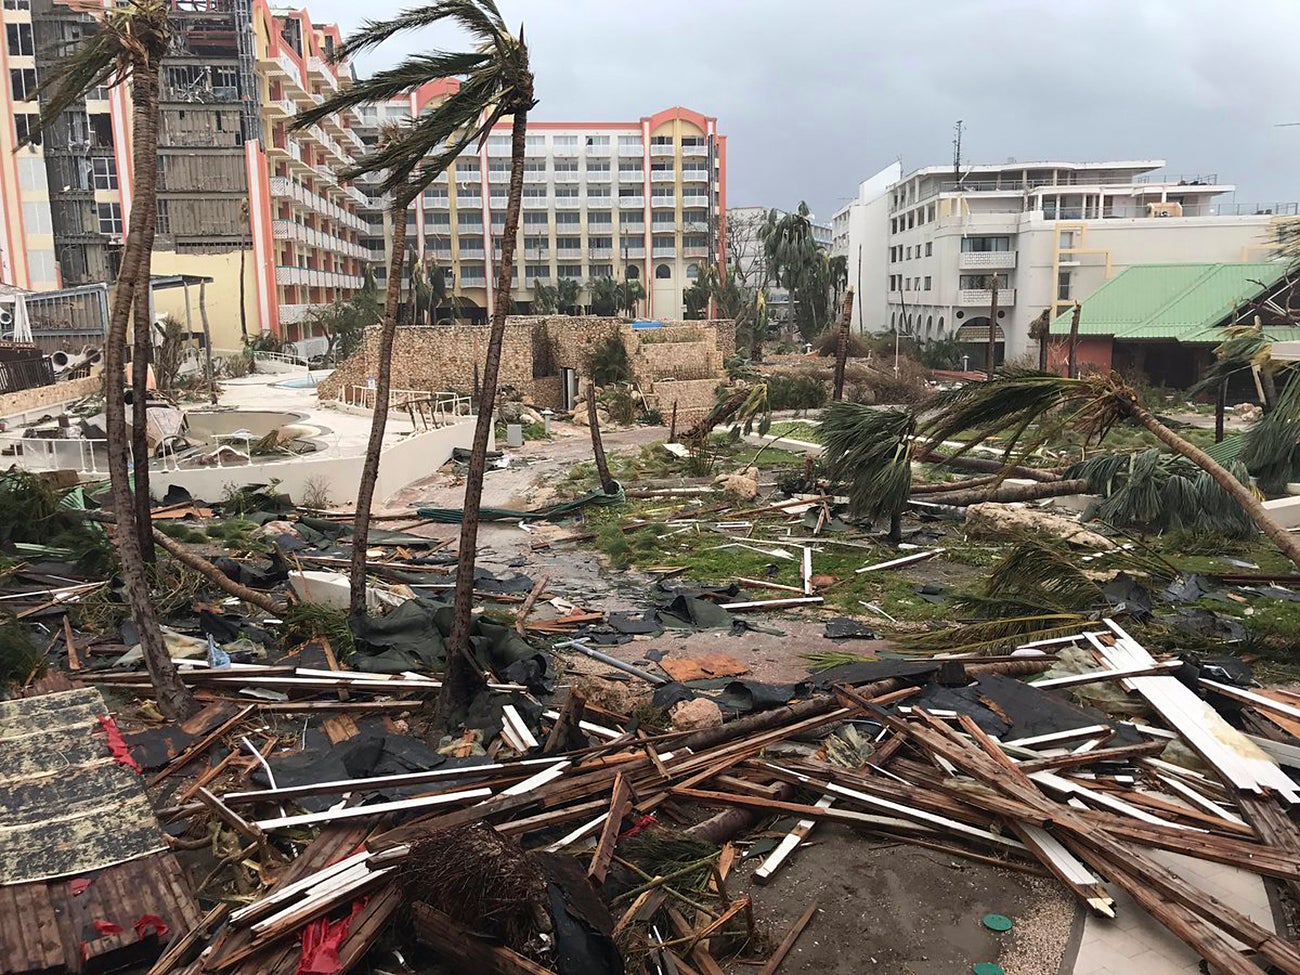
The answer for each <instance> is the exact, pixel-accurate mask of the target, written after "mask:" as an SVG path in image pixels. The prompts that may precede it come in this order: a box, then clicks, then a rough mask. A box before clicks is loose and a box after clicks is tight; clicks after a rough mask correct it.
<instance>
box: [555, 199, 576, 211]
mask: <svg viewBox="0 0 1300 975" xmlns="http://www.w3.org/2000/svg"><path fill="white" fill-rule="evenodd" d="M581 206H582V200H580V199H579V198H578V197H576V196H558V197H556V198H555V209H557V210H577V209H579V208H580V207H581Z"/></svg>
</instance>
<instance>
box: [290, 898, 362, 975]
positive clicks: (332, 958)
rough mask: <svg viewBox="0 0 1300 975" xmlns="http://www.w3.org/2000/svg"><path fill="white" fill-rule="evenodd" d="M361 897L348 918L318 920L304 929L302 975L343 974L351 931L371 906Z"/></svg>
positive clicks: (301, 960)
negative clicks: (342, 951) (341, 952)
mask: <svg viewBox="0 0 1300 975" xmlns="http://www.w3.org/2000/svg"><path fill="white" fill-rule="evenodd" d="M369 900H370V898H369V897H360V898H358V899H357V900H354V901H353V902H352V911H351V913H349V914H348V916H347V917H345V918H340V919H339V920H337V921H331V920H330V919H329V918H327V917H318V918H317V919H316V920H314V921H312V922H310V923H308V924H307V925H306V926H305V927H304V928H303V929H302V954H301V955H300V956H299V957H298V975H338V973H339V972H341V971H342V970H343V963H342V962H341V961H340V960H339V948H340V947H341V946H342V944H343V941H344V939H346V938H347V936H348V929H349V928H350V927H352V922H353V920H354V919H355V918H356V916H357V915H358V914H360V913H361V912H362V911H363V910H364V909H365V906H366V904H367V902H369Z"/></svg>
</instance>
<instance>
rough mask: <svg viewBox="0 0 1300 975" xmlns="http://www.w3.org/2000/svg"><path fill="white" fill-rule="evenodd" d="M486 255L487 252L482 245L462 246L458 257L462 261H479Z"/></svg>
mask: <svg viewBox="0 0 1300 975" xmlns="http://www.w3.org/2000/svg"><path fill="white" fill-rule="evenodd" d="M486 256H487V252H486V251H485V250H484V249H483V248H482V247H462V248H461V249H460V259H461V260H462V261H481V260H483V258H484V257H486Z"/></svg>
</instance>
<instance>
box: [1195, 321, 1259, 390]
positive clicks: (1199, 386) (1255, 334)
mask: <svg viewBox="0 0 1300 975" xmlns="http://www.w3.org/2000/svg"><path fill="white" fill-rule="evenodd" d="M1227 336H1228V337H1227V338H1226V339H1224V340H1223V341H1222V342H1220V343H1219V344H1218V345H1217V346H1216V347H1215V349H1214V361H1213V362H1212V363H1210V365H1209V368H1207V369H1206V370H1205V372H1204V373H1202V374H1201V378H1200V381H1199V382H1197V383H1196V385H1195V386H1193V387H1192V388H1191V389H1189V390H1188V391H1187V392H1188V395H1190V396H1195V395H1196V394H1197V393H1202V392H1205V391H1207V390H1213V389H1218V387H1219V384H1220V383H1221V382H1223V381H1224V380H1225V379H1228V378H1229V377H1230V376H1233V375H1235V374H1236V373H1238V372H1242V371H1243V370H1246V369H1251V368H1255V367H1259V368H1265V367H1267V366H1268V364H1269V361H1270V353H1271V351H1272V347H1273V343H1272V342H1271V341H1270V340H1269V339H1268V338H1266V337H1265V335H1264V330H1263V328H1262V327H1261V326H1259V325H1237V326H1233V327H1232V328H1229V329H1228V330H1227Z"/></svg>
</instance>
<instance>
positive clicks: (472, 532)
mask: <svg viewBox="0 0 1300 975" xmlns="http://www.w3.org/2000/svg"><path fill="white" fill-rule="evenodd" d="M528 104H529V101H528V100H524V101H523V102H522V104H521V107H520V108H519V110H518V111H516V112H515V115H514V118H513V121H512V125H511V133H510V195H509V198H508V200H507V203H506V225H505V228H504V230H503V231H502V234H501V264H500V266H499V267H498V268H497V287H496V294H495V295H493V303H492V328H491V332H490V333H489V335H488V347H487V356H486V357H485V360H484V362H483V387H482V393H481V394H480V397H479V408H478V422H477V423H476V424H475V425H474V446H473V451H472V452H471V454H470V459H469V471H468V473H467V474H466V475H465V504H464V514H463V516H462V518H461V524H460V544H459V547H458V548H457V552H456V556H457V562H456V595H455V610H454V614H453V622H452V628H451V640H450V643H449V645H448V648H447V675H446V679H445V680H444V682H443V685H442V691H441V693H440V695H439V700H438V710H439V712H440V714H441V716H442V719H443V721H444V722H450V721H451V720H452V719H453V717H454V715H455V713H456V712H457V711H460V710H462V709H463V708H465V707H466V706H467V705H468V703H469V701H470V700H471V699H472V698H473V695H474V694H475V693H476V692H477V690H478V688H479V687H480V686H481V685H482V683H483V675H482V673H481V672H480V670H479V668H478V664H477V663H476V662H475V660H474V657H473V654H472V653H471V651H470V646H469V631H470V614H471V612H472V611H473V608H474V555H475V551H476V549H477V547H478V519H479V507H480V503H481V502H482V499H483V474H484V472H485V471H486V469H487V447H488V436H489V434H491V432H492V412H493V406H494V404H495V403H496V398H497V375H498V373H499V372H500V370H501V344H502V341H503V340H504V338H505V333H506V315H507V314H508V312H509V310H510V282H511V272H512V270H513V266H514V257H515V237H516V236H517V234H518V232H519V208H520V205H521V200H522V197H523V191H524V134H525V132H526V130H527V128H528V109H527V107H526V106H528Z"/></svg>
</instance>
